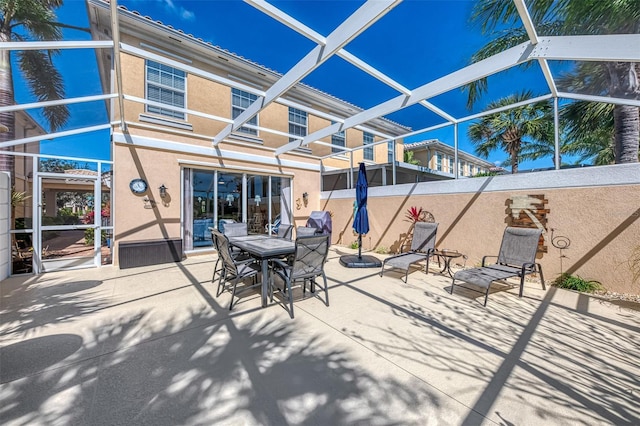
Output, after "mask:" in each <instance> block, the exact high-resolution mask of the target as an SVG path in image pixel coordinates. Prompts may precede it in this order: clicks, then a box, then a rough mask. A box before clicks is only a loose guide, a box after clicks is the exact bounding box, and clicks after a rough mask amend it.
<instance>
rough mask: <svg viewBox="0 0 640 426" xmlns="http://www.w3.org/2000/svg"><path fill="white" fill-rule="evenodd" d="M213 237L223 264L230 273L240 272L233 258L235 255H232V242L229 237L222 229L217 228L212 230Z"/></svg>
mask: <svg viewBox="0 0 640 426" xmlns="http://www.w3.org/2000/svg"><path fill="white" fill-rule="evenodd" d="M211 233H212V237H213V239H214V244H215V245H216V248H217V249H218V256H220V258H221V259H222V264H223V265H224V268H225V269H226V270H227V272H228V273H231V274H232V275H237V274H238V268H237V267H236V262H235V261H234V260H233V256H231V244H229V238H227V236H226V235H224V234H223V233H222V232H220V231H216V230H215V229H214V230H212V231H211Z"/></svg>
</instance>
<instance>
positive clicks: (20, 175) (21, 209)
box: [13, 111, 47, 218]
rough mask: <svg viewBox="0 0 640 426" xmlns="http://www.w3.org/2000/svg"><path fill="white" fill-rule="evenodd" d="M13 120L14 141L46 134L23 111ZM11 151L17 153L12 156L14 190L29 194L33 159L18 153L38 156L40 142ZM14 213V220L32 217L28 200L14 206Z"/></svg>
mask: <svg viewBox="0 0 640 426" xmlns="http://www.w3.org/2000/svg"><path fill="white" fill-rule="evenodd" d="M14 118H15V130H14V134H15V138H16V139H25V138H30V137H33V136H40V135H46V134H47V132H45V130H44V129H43V128H42V127H41V126H40V125H39V124H38V123H37V122H36V121H35V120H34V119H33V117H31V115H29V114H28V113H27V112H25V111H17V112H16V113H15V114H14ZM13 151H14V152H15V153H17V154H16V155H15V156H14V171H15V173H14V179H15V182H14V190H15V191H17V192H25V193H27V194H31V193H32V188H33V157H32V156H30V155H20V153H26V154H39V153H40V142H31V143H28V144H22V145H15V146H14V147H13ZM14 213H15V217H16V218H30V217H31V215H32V211H31V201H30V198H28V199H27V200H26V201H25V202H24V203H20V204H18V205H16V206H15V212H14Z"/></svg>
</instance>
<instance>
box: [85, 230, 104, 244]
mask: <svg viewBox="0 0 640 426" xmlns="http://www.w3.org/2000/svg"><path fill="white" fill-rule="evenodd" d="M93 235H94V230H93V229H85V230H84V243H85V244H86V245H88V246H92V245H93ZM108 237H109V235H108V234H107V231H102V232H101V235H100V240H101V243H102V245H105V244H106V243H107V238H108Z"/></svg>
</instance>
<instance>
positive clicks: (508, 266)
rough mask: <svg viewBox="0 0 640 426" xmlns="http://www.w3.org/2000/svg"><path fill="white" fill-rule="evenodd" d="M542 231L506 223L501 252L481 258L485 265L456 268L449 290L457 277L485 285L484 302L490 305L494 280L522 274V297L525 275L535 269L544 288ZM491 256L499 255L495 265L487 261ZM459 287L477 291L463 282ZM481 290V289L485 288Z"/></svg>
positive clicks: (520, 295)
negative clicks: (539, 253)
mask: <svg viewBox="0 0 640 426" xmlns="http://www.w3.org/2000/svg"><path fill="white" fill-rule="evenodd" d="M541 234H542V230H541V229H532V228H514V227H507V228H506V229H505V230H504V235H503V236H502V244H500V252H499V253H498V256H484V257H483V258H482V267H480V268H472V269H463V270H461V271H458V272H456V273H455V274H454V275H453V281H452V282H451V291H450V293H451V294H453V287H454V285H455V283H456V280H459V281H464V282H467V283H470V284H474V285H475V286H477V287H480V288H484V292H485V295H484V306H487V298H488V297H489V288H490V287H491V283H492V282H494V281H498V280H505V279H507V278H511V277H520V294H519V297H522V292H523V290H524V277H525V275H527V274H533V273H535V272H539V273H540V282H541V283H542V289H543V290H545V286H544V277H543V275H542V266H541V265H540V264H539V263H536V252H537V251H538V240H540V235H541ZM491 257H497V259H498V260H497V262H496V263H495V264H493V265H486V260H487V259H488V258H491ZM458 285H460V284H458ZM460 287H464V288H467V289H469V290H473V291H478V290H476V289H474V288H470V287H466V286H462V285H460ZM479 292H480V293H482V291H479Z"/></svg>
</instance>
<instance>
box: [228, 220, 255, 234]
mask: <svg viewBox="0 0 640 426" xmlns="http://www.w3.org/2000/svg"><path fill="white" fill-rule="evenodd" d="M248 234H249V232H248V230H247V224H246V223H244V222H237V223H225V224H224V235H226V236H227V237H242V236H243V235H248Z"/></svg>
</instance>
